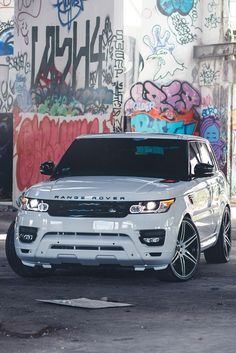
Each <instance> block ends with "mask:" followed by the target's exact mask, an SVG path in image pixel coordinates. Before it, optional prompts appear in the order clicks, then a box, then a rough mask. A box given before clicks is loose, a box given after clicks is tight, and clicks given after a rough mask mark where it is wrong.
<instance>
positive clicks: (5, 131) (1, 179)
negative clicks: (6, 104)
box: [0, 113, 13, 201]
mask: <svg viewBox="0 0 236 353" xmlns="http://www.w3.org/2000/svg"><path fill="white" fill-rule="evenodd" d="M12 121H13V119H12V114H4V113H0V201H3V200H11V198H12V146H13V143H12V136H13V133H12V131H13V130H12Z"/></svg>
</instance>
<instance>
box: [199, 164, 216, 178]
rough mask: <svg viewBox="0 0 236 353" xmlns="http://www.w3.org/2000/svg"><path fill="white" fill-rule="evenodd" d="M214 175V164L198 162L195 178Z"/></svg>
mask: <svg viewBox="0 0 236 353" xmlns="http://www.w3.org/2000/svg"><path fill="white" fill-rule="evenodd" d="M212 175H214V166H213V165H211V164H207V163H198V164H196V165H195V168H194V176H195V178H204V177H210V176H212Z"/></svg>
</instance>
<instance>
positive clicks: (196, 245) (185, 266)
mask: <svg viewBox="0 0 236 353" xmlns="http://www.w3.org/2000/svg"><path fill="white" fill-rule="evenodd" d="M199 262H200V239H199V235H198V231H197V228H196V227H195V225H194V223H193V222H192V220H191V219H190V218H189V217H184V219H183V221H182V223H181V226H180V230H179V234H178V238H177V244H176V249H175V254H174V256H173V259H172V261H171V263H170V264H169V266H168V267H167V268H166V269H165V270H161V271H158V272H157V273H158V277H159V279H160V280H162V281H169V282H170V281H171V282H177V281H178V282H183V281H187V280H189V279H191V278H192V277H193V276H194V275H195V274H196V272H197V270H198V266H199Z"/></svg>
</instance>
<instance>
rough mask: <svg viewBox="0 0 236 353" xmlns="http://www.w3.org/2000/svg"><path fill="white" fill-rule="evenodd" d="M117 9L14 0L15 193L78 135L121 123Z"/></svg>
mask: <svg viewBox="0 0 236 353" xmlns="http://www.w3.org/2000/svg"><path fill="white" fill-rule="evenodd" d="M117 6H118V5H116V10H117ZM114 12H115V7H114V1H109V2H107V1H106V0H99V6H96V11H95V8H94V2H93V1H91V0H86V1H85V0H80V1H62V0H60V1H59V0H50V1H43V0H38V1H30V0H29V1H18V0H17V1H15V26H16V28H15V35H16V44H15V51H14V55H12V56H10V55H8V56H7V57H6V64H7V65H8V67H9V85H8V87H7V93H6V94H8V95H9V96H10V95H11V94H12V95H13V102H12V101H11V100H10V99H9V105H11V108H12V109H13V115H14V175H15V176H16V179H15V184H14V198H15V197H16V195H17V194H19V192H20V191H23V190H24V189H25V188H27V187H29V186H30V185H32V184H34V183H35V182H38V181H40V180H42V179H43V177H42V176H41V175H40V174H39V165H40V163H42V162H43V161H45V160H47V159H52V160H54V161H55V162H57V161H58V160H59V159H60V157H61V155H62V154H63V152H64V151H65V149H66V148H67V147H68V145H69V144H70V143H71V142H72V140H73V139H74V138H75V137H76V136H78V135H80V134H85V133H86V134H89V133H95V132H96V133H99V132H105V133H106V132H118V131H121V130H122V129H123V117H122V115H123V109H122V107H123V82H122V75H123V72H124V38H123V26H122V25H121V24H120V23H121V22H119V17H120V16H119V11H118V12H117V13H118V15H117V16H116V18H115V19H114ZM120 15H121V16H122V11H120ZM121 18H122V17H121ZM5 104H6V103H5ZM26 175H27V176H26Z"/></svg>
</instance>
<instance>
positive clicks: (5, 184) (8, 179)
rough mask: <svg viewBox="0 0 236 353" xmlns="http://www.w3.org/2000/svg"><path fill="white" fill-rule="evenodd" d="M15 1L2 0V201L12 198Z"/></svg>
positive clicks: (0, 72) (0, 120)
mask: <svg viewBox="0 0 236 353" xmlns="http://www.w3.org/2000/svg"><path fill="white" fill-rule="evenodd" d="M13 16H14V1H13V0H0V201H1V200H11V198H12V135H13V133H12V131H13V130H12V114H11V113H10V112H11V110H12V106H13V95H14V88H13V87H12V86H10V85H9V82H8V77H9V69H8V61H7V58H8V57H9V56H10V55H12V54H13V48H14V21H13Z"/></svg>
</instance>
